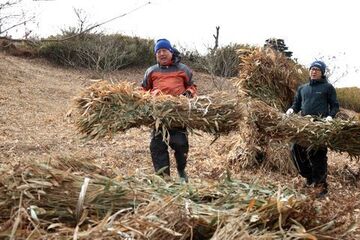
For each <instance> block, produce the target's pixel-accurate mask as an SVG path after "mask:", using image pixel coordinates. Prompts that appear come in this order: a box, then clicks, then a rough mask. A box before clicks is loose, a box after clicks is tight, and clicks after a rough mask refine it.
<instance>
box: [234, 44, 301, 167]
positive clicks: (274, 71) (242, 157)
mask: <svg viewBox="0 0 360 240" xmlns="http://www.w3.org/2000/svg"><path fill="white" fill-rule="evenodd" d="M304 74H307V71H303V69H302V67H301V66H299V65H297V64H296V63H295V62H294V61H292V60H291V59H289V58H287V57H286V56H285V55H284V54H282V53H280V52H277V51H274V50H273V49H271V48H259V49H255V50H254V51H252V52H250V53H248V54H246V55H242V59H241V64H240V74H239V76H238V77H237V78H236V79H235V85H236V86H237V89H238V91H239V93H242V96H243V102H244V103H245V107H244V115H245V116H246V117H245V119H246V120H245V122H244V123H243V125H244V126H243V127H241V132H239V134H238V135H239V136H240V137H239V139H238V140H237V141H236V143H235V144H234V147H233V150H232V151H231V152H230V153H229V156H228V159H229V161H231V162H238V165H240V166H241V167H252V166H260V165H261V166H262V167H264V168H267V169H281V170H282V172H284V173H286V172H288V173H289V172H294V166H293V164H292V163H291V161H289V159H290V155H289V150H288V143H287V142H286V141H282V140H281V139H277V140H272V139H271V138H268V137H267V136H266V135H264V134H263V133H260V132H259V130H258V127H257V124H256V121H257V119H255V120H254V119H253V118H252V117H251V115H252V111H254V110H256V109H253V107H252V106H251V104H249V102H251V101H253V100H260V101H262V102H264V103H266V104H267V105H269V106H272V107H274V108H276V109H278V110H279V111H284V110H285V109H287V108H288V107H289V106H290V104H291V102H292V100H293V97H294V94H295V91H296V89H297V87H298V86H299V85H300V83H301V82H302V81H304V79H306V77H304ZM243 129H245V132H244V131H243Z"/></svg>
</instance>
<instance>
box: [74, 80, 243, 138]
mask: <svg viewBox="0 0 360 240" xmlns="http://www.w3.org/2000/svg"><path fill="white" fill-rule="evenodd" d="M76 102H77V108H78V110H79V112H80V116H79V119H78V121H77V126H78V128H79V130H80V132H81V133H83V134H85V135H86V136H87V137H88V138H90V139H91V138H99V137H104V136H106V135H109V136H111V135H112V134H114V133H116V132H121V131H125V130H127V129H129V128H133V127H140V126H147V127H151V128H155V129H157V130H159V131H160V130H162V131H163V130H166V129H169V128H174V127H181V128H183V127H186V128H187V129H188V130H190V131H192V130H195V129H196V130H202V131H204V132H209V133H213V134H221V133H228V132H230V131H232V130H236V129H237V128H238V124H237V122H238V120H239V119H240V118H241V109H240V105H239V100H238V98H236V97H232V96H230V95H229V94H227V93H225V92H217V93H214V94H212V95H209V96H199V97H195V98H193V99H188V98H186V97H183V96H180V97H172V96H169V95H159V96H153V95H151V94H150V93H148V92H144V91H141V90H135V89H134V86H133V85H131V84H129V83H121V84H118V85H113V84H109V83H106V82H99V83H96V84H94V85H92V86H90V87H89V88H87V89H86V90H85V91H84V92H83V93H82V94H81V96H80V97H78V98H77V99H76Z"/></svg>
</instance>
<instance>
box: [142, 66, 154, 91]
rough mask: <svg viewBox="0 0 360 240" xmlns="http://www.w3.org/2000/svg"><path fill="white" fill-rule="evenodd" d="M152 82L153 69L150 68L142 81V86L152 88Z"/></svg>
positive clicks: (145, 88)
mask: <svg viewBox="0 0 360 240" xmlns="http://www.w3.org/2000/svg"><path fill="white" fill-rule="evenodd" d="M152 85H153V84H152V82H151V70H150V68H149V69H147V70H146V72H145V75H144V79H143V80H142V82H141V87H142V88H143V89H144V90H145V91H148V90H151V89H152Z"/></svg>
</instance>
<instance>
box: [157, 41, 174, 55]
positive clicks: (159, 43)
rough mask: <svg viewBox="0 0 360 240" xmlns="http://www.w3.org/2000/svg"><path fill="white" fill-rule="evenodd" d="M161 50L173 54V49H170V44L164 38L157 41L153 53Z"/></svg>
mask: <svg viewBox="0 0 360 240" xmlns="http://www.w3.org/2000/svg"><path fill="white" fill-rule="evenodd" d="M161 48H165V49H167V50H169V51H170V52H172V53H173V52H174V49H173V48H172V46H171V43H170V42H169V40H167V39H165V38H163V39H159V40H157V42H156V44H155V47H154V52H155V53H157V51H159V49H161Z"/></svg>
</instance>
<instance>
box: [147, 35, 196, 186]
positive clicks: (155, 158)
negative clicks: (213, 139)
mask: <svg viewBox="0 0 360 240" xmlns="http://www.w3.org/2000/svg"><path fill="white" fill-rule="evenodd" d="M154 51H155V55H156V61H157V64H156V65H153V66H151V67H150V68H148V69H147V70H146V72H145V76H144V80H143V81H142V84H141V86H142V87H143V89H144V90H146V91H150V92H151V93H152V94H154V95H157V94H168V95H172V96H179V95H184V96H186V97H189V98H191V97H193V96H195V95H196V93H197V88H196V85H195V84H194V82H193V80H192V71H191V69H190V68H189V67H188V66H186V65H185V64H183V63H180V56H179V55H178V54H179V52H178V51H177V50H176V49H175V48H173V47H172V46H171V44H170V42H169V41H168V40H167V39H159V40H158V41H157V42H156V44H155V48H154ZM167 137H169V142H168V143H166V142H164V141H163V139H164V137H163V135H162V134H161V133H160V132H156V131H155V130H154V131H153V133H152V138H151V142H150V151H151V159H152V162H153V165H154V168H155V171H156V172H157V173H160V172H159V171H160V170H161V171H162V172H161V173H160V174H161V175H170V161H169V152H168V146H170V147H171V148H172V149H174V151H175V159H176V164H177V170H178V173H179V176H180V179H181V181H185V182H187V181H188V177H187V175H186V172H185V167H186V162H187V155H188V151H189V143H188V138H187V131H186V129H185V128H173V129H169V136H165V139H167Z"/></svg>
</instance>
